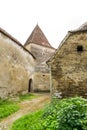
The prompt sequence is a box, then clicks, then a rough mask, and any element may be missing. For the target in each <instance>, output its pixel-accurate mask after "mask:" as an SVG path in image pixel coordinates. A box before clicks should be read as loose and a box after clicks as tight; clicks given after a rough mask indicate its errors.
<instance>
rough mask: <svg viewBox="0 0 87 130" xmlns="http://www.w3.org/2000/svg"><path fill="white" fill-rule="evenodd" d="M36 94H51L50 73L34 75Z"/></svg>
mask: <svg viewBox="0 0 87 130" xmlns="http://www.w3.org/2000/svg"><path fill="white" fill-rule="evenodd" d="M33 91H35V92H50V74H49V73H41V72H38V73H35V74H34V88H33Z"/></svg>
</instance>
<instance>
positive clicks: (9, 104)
mask: <svg viewBox="0 0 87 130" xmlns="http://www.w3.org/2000/svg"><path fill="white" fill-rule="evenodd" d="M36 97H37V96H36V95H34V94H25V95H19V96H17V97H13V98H12V99H6V100H2V99H0V121H1V120H2V119H3V118H5V117H8V116H9V115H11V114H13V113H14V112H16V111H18V110H19V109H20V107H19V105H18V104H19V103H20V102H22V101H25V100H31V99H33V98H36ZM16 98H17V99H16Z"/></svg>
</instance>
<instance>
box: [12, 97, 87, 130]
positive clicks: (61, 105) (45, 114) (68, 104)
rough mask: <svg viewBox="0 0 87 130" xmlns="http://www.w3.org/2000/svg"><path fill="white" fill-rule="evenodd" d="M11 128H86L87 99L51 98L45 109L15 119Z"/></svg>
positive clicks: (33, 129) (66, 129)
mask: <svg viewBox="0 0 87 130" xmlns="http://www.w3.org/2000/svg"><path fill="white" fill-rule="evenodd" d="M11 130H87V100H86V99H84V98H81V97H75V98H66V99H61V100H53V102H52V103H51V104H50V105H49V106H48V107H47V108H46V109H43V110H39V111H38V112H34V113H32V114H29V115H26V116H24V117H22V118H20V119H18V120H17V121H15V122H14V123H13V126H12V128H11Z"/></svg>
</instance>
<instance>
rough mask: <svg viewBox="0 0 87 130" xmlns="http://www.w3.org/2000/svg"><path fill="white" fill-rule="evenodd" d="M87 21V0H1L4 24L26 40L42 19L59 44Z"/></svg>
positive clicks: (53, 41)
mask: <svg viewBox="0 0 87 130" xmlns="http://www.w3.org/2000/svg"><path fill="white" fill-rule="evenodd" d="M85 22H87V0H0V27H1V28H3V29H5V30H6V31H7V32H8V33H10V34H11V35H12V36H13V37H15V38H16V39H18V40H19V41H20V42H21V43H22V44H24V43H25V41H26V40H27V38H28V37H29V35H30V34H31V32H32V30H33V29H34V27H35V26H36V24H37V23H38V25H39V26H40V28H41V29H42V31H43V32H44V34H45V36H46V37H47V39H48V41H49V42H50V44H51V45H52V46H53V47H55V48H57V47H58V45H59V44H60V42H61V41H62V40H63V38H64V37H65V35H66V34H67V32H68V31H69V30H74V29H76V28H78V27H79V26H80V25H82V24H83V23H85Z"/></svg>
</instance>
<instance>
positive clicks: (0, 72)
mask: <svg viewBox="0 0 87 130" xmlns="http://www.w3.org/2000/svg"><path fill="white" fill-rule="evenodd" d="M34 62H35V61H34V58H33V57H32V55H31V54H29V53H28V52H27V51H26V50H25V49H24V48H23V47H21V46H19V45H18V44H17V43H15V42H14V41H12V40H11V39H10V38H8V37H7V36H5V35H4V34H2V33H0V97H1V98H6V97H7V96H11V95H15V94H17V93H22V92H23V91H27V92H28V84H29V77H30V76H31V75H32V74H33V72H34V64H35V63H34Z"/></svg>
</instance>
